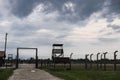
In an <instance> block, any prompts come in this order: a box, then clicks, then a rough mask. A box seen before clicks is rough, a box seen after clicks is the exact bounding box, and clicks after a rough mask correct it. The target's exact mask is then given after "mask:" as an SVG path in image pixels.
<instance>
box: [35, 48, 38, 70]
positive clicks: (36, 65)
mask: <svg viewBox="0 0 120 80" xmlns="http://www.w3.org/2000/svg"><path fill="white" fill-rule="evenodd" d="M35 67H36V68H38V50H37V48H36V64H35Z"/></svg>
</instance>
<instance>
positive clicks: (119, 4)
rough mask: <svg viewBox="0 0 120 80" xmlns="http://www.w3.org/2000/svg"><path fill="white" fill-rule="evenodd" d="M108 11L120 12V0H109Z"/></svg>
mask: <svg viewBox="0 0 120 80" xmlns="http://www.w3.org/2000/svg"><path fill="white" fill-rule="evenodd" d="M110 1H111V2H110V5H109V7H110V12H114V13H117V14H118V13H120V0H110Z"/></svg>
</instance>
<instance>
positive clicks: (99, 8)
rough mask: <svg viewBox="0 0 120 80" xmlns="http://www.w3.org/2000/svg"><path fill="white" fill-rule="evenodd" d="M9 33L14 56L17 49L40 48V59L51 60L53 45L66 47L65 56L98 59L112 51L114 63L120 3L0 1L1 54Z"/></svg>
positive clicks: (118, 42) (31, 53) (29, 52)
mask: <svg viewBox="0 0 120 80" xmlns="http://www.w3.org/2000/svg"><path fill="white" fill-rule="evenodd" d="M6 32H7V33H8V45H7V54H14V56H15V55H16V48H17V47H37V48H39V58H50V57H51V52H52V44H53V43H63V44H64V50H65V56H69V55H70V53H71V52H73V53H74V54H73V58H84V55H85V54H91V53H93V54H94V59H95V56H96V53H98V52H100V53H103V52H106V51H108V52H109V54H107V55H108V56H107V58H110V59H112V58H113V52H114V51H115V50H119V49H120V0H0V50H4V37H5V33H6ZM20 53H21V54H20V57H25V56H26V57H29V56H30V57H32V56H34V51H32V50H26V51H22V50H21V52H20ZM119 53H120V52H119ZM118 58H120V54H119V55H118Z"/></svg>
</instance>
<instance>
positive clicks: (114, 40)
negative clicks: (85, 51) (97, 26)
mask: <svg viewBox="0 0 120 80" xmlns="http://www.w3.org/2000/svg"><path fill="white" fill-rule="evenodd" d="M98 40H99V41H101V42H104V43H111V42H116V41H119V39H118V38H98Z"/></svg>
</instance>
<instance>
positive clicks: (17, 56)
mask: <svg viewBox="0 0 120 80" xmlns="http://www.w3.org/2000/svg"><path fill="white" fill-rule="evenodd" d="M18 51H19V49H18V48H17V56H16V68H18V58H19V53H18Z"/></svg>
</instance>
